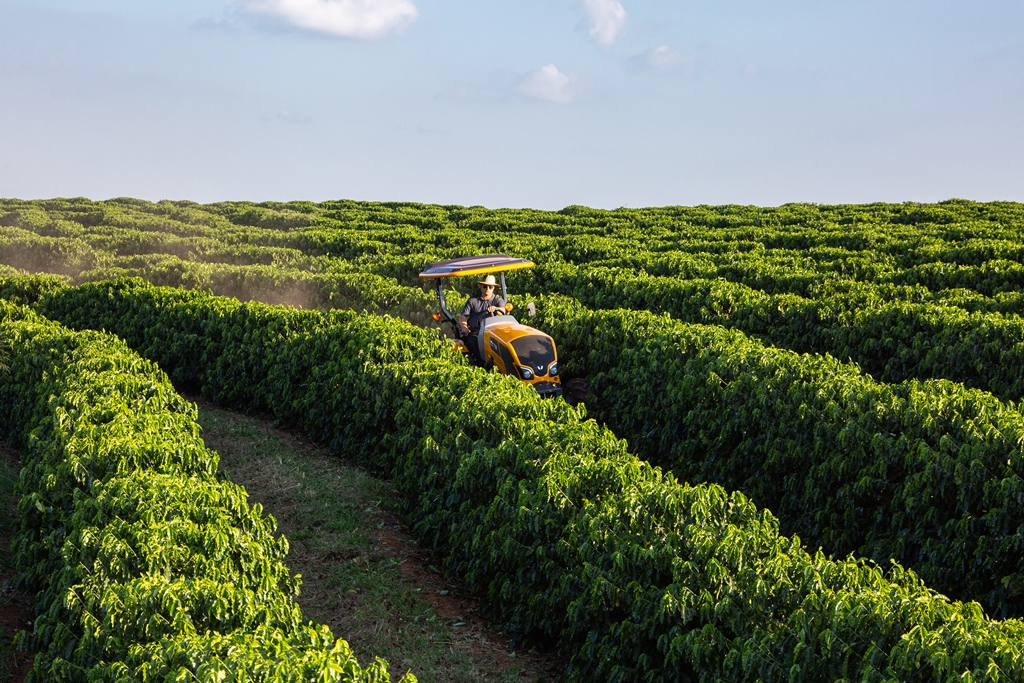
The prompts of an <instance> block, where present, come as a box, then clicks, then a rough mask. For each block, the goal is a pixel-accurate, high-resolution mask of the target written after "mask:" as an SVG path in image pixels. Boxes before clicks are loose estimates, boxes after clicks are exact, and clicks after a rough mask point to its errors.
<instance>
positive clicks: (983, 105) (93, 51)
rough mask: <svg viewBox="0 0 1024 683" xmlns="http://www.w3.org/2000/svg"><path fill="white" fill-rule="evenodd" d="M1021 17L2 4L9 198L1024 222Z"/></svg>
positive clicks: (433, 5)
mask: <svg viewBox="0 0 1024 683" xmlns="http://www.w3.org/2000/svg"><path fill="white" fill-rule="evenodd" d="M1022 122H1024V3H1022V2H1020V1H1019V0H1014V1H1013V2H1011V1H1008V0H971V1H962V2H951V1H944V0H930V1H929V2H924V1H921V0H906V1H903V2H901V1H899V0H889V1H888V2H877V1H875V0H859V1H858V2H847V1H834V2H823V1H822V0H816V1H810V0H807V1H803V0H780V1H779V2H764V1H763V0H761V1H754V0H717V1H715V2H698V1H695V0H694V1H691V0H565V1H563V0H543V1H542V0H515V1H512V2H509V1H506V2H498V1H496V0H475V1H474V2H460V3H456V2H450V1H444V0H227V1H225V0H173V1H172V0H131V1H129V0H97V1H86V0H74V1H72V0H63V1H60V0H33V1H32V2H26V1H23V0H22V1H15V0H0V196H4V197H22V198H42V197H54V196H86V197H91V198H95V199H103V198H108V197H116V196H132V197H140V198H144V199H152V200H158V199H164V198H167V199H192V200H195V201H200V202H209V201H220V200H229V199H249V200H256V201H262V200H288V199H311V200H324V199H336V198H349V199H363V200H389V201H422V202H434V203H451V204H464V205H473V204H482V205H485V206H490V207H498V206H513V207H536V208H548V209H552V208H560V207H562V206H565V205H568V204H586V205H590V206H596V207H604V208H614V207H618V206H650V205H667V204H686V205H692V204H723V203H737V204H762V205H777V204H781V203H785V202H795V201H809V202H820V203H837V202H869V201H895V202H899V201H937V200H942V199H947V198H950V197H963V198H967V199H977V200H994V199H1004V200H1016V201H1024V133H1022V130H1024V124H1022Z"/></svg>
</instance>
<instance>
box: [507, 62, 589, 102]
mask: <svg viewBox="0 0 1024 683" xmlns="http://www.w3.org/2000/svg"><path fill="white" fill-rule="evenodd" d="M515 90H516V92H517V93H519V94H520V95H524V96H526V97H530V98H532V99H535V100H543V101H545V102H555V103H557V104H569V103H570V102H572V101H573V100H575V99H576V97H578V96H579V94H580V92H581V91H582V90H583V84H582V83H581V82H580V79H579V78H578V77H577V76H575V75H573V74H564V73H562V72H561V71H559V70H558V67H557V66H555V65H554V64H548V65H547V66H542V67H541V68H539V69H534V70H533V71H531V72H530V73H528V74H526V75H525V76H523V77H522V78H520V79H519V82H518V83H517V84H516V88H515Z"/></svg>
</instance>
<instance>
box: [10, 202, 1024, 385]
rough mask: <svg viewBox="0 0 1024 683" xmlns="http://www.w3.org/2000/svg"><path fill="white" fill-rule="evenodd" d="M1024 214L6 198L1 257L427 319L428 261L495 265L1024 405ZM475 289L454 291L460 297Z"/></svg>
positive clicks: (521, 283) (597, 296)
mask: <svg viewBox="0 0 1024 683" xmlns="http://www.w3.org/2000/svg"><path fill="white" fill-rule="evenodd" d="M1022 244H1024V207H1022V206H1021V205H1020V204H1012V203H999V202H995V203H985V204H980V203H974V202H966V201H949V202H943V203H941V204H931V205H928V204H899V205H894V204H871V205H840V206H815V205H786V206H782V207H777V208H759V207H743V206H723V207H692V208H687V207H666V208H662V209H619V210H616V211H599V210H593V209H587V208H585V207H567V208H566V209H563V210H562V211H558V212H551V211H534V210H487V209H483V208H481V207H469V208H466V207H453V206H431V205H422V204H399V203H394V204H375V203H360V202H344V201H342V202H324V203H321V204H313V203H309V202H289V203H287V204H275V203H265V204H258V205H257V204H252V203H222V204H212V205H199V204H194V203H190V202H160V203H156V204H153V203H149V202H143V201H140V200H133V199H116V200H110V201H106V202H91V201H88V200H81V199H76V200H59V199H58V200H45V201H21V200H0V262H2V263H6V264H8V265H10V266H17V267H18V268H21V269H23V270H25V271H29V272H50V273H57V274H63V275H66V276H68V277H70V278H72V279H73V281H75V282H83V281H92V280H102V279H108V278H113V277H121V276H126V275H134V276H141V277H143V278H145V279H147V280H148V281H150V282H153V283H155V284H165V285H171V286H183V287H190V288H199V289H206V290H210V291H214V292H217V293H220V294H224V295H229V296H236V297H238V298H240V299H243V300H246V299H256V300H262V301H269V302H275V303H292V304H295V305H299V306H303V307H314V308H352V309H355V310H369V311H372V312H378V313H391V314H394V315H399V316H401V317H405V318H406V319H409V320H412V321H414V322H417V323H427V322H429V313H430V311H431V308H430V297H429V295H427V294H426V293H425V292H423V291H422V288H421V287H420V285H419V282H418V280H417V278H416V274H417V273H418V272H419V271H420V270H421V269H422V267H423V266H424V264H425V263H427V262H429V261H433V260H437V259H442V258H449V257H453V256H459V255H466V254H472V253H486V252H505V253H508V254H511V255H513V256H523V257H528V258H532V259H534V260H535V261H537V263H538V265H539V267H538V268H537V269H536V270H535V271H533V272H532V273H520V274H517V276H516V280H515V282H514V288H515V290H516V291H518V292H526V291H529V292H532V293H533V294H536V295H540V294H553V293H559V294H566V295H570V296H573V297H575V298H577V299H579V300H580V301H582V302H584V303H585V304H586V305H588V306H590V307H592V308H638V309H645V310H651V311H656V312H669V313H671V314H672V315H673V316H674V317H677V318H679V319H682V320H685V321H687V322H698V323H703V324H717V325H724V326H728V327H735V328H737V329H740V330H742V331H744V332H746V333H748V334H754V335H757V336H759V337H762V338H763V339H765V340H766V341H768V342H769V343H771V344H774V345H776V346H782V347H785V348H790V349H793V350H796V351H800V352H813V353H829V354H831V355H833V356H835V357H837V358H840V359H843V360H853V361H854V362H856V363H858V364H859V365H860V366H861V367H862V368H863V369H864V370H865V371H867V372H869V373H871V374H872V375H873V376H875V377H876V378H878V379H880V380H882V381H887V382H900V381H904V380H907V379H912V378H916V379H951V380H954V381H958V382H963V383H965V384H967V385H968V386H972V387H976V388H980V389H985V390H987V391H991V392H993V393H995V394H996V395H997V396H999V397H1000V398H1003V399H1004V400H1019V399H1020V398H1021V396H1024V375H1022V373H1024V370H1021V368H1024V364H1022V363H1021V362H1020V360H1021V358H1020V355H1021V351H1020V349H1021V348H1024V347H1022V345H1024V338H1022V337H1024V335H1022V332H1021V329H1020V322H1019V317H1018V316H1019V315H1020V314H1024V293H1022V285H1024V246H1022ZM466 293H468V292H465V291H464V292H463V294H466Z"/></svg>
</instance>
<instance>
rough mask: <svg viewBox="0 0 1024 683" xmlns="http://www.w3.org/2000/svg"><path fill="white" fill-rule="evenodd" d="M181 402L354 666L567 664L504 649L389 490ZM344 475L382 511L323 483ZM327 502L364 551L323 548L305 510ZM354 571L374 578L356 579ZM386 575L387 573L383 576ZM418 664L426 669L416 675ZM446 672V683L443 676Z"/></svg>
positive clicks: (316, 524)
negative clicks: (280, 539)
mask: <svg viewBox="0 0 1024 683" xmlns="http://www.w3.org/2000/svg"><path fill="white" fill-rule="evenodd" d="M188 398H189V400H192V401H194V402H196V403H197V405H198V406H199V408H200V422H201V423H202V424H203V437H204V440H205V441H206V443H207V445H208V446H209V447H210V448H212V449H214V450H216V451H217V452H218V453H219V454H220V455H221V470H222V471H224V472H226V473H227V475H228V476H229V478H230V479H231V480H232V481H234V482H235V483H237V484H240V485H242V486H243V487H245V488H246V490H247V491H248V493H249V502H250V504H255V503H261V504H262V505H263V507H264V510H265V513H268V514H271V515H273V516H274V518H275V519H276V520H277V522H278V531H279V532H280V533H282V534H284V535H285V536H286V537H287V538H288V539H289V543H290V545H291V550H290V552H289V555H288V557H287V558H286V560H285V561H286V563H287V564H288V566H289V568H290V570H291V572H292V573H293V574H296V573H297V574H301V575H302V589H301V594H300V595H299V597H298V603H299V604H300V606H301V607H302V610H303V615H304V616H305V617H306V618H310V619H313V620H315V621H317V622H319V623H323V624H326V625H328V626H330V627H331V630H332V631H333V632H334V634H335V636H336V637H340V638H344V639H345V640H346V641H348V643H349V645H350V646H352V648H353V650H354V651H355V653H356V655H357V657H358V658H359V661H360V663H361V664H365V663H367V662H368V661H371V660H372V658H373V657H374V656H380V657H382V658H383V659H385V660H387V661H388V663H389V668H390V671H391V675H392V680H397V679H398V678H399V677H400V676H401V675H402V674H403V673H405V671H407V670H411V671H412V672H413V673H414V674H416V675H417V676H418V677H420V680H421V681H424V680H439V681H447V680H452V681H455V680H490V681H509V682H511V681H530V682H531V683H533V682H535V681H556V680H559V679H560V678H561V677H562V672H563V671H564V670H565V663H566V660H565V658H564V657H562V656H561V655H559V654H558V653H555V652H538V651H536V650H527V649H523V648H512V647H510V642H509V638H508V637H507V636H505V635H503V634H502V633H501V632H500V628H499V627H498V626H496V625H494V624H492V623H490V622H489V621H488V620H487V619H486V617H485V616H484V614H485V609H484V607H485V603H484V602H483V601H482V600H481V599H480V598H479V597H477V596H475V595H472V594H470V593H469V592H468V591H467V590H466V589H465V587H463V586H462V585H460V584H459V583H457V582H453V581H449V580H446V579H445V578H444V577H443V576H441V574H440V573H439V572H438V570H437V568H436V567H435V562H436V560H435V559H434V558H432V557H431V555H430V553H429V552H428V551H427V550H425V549H423V548H420V547H419V546H418V545H417V543H416V539H415V537H414V536H413V535H412V534H411V533H410V530H409V529H408V528H407V527H406V526H405V525H404V524H403V520H402V519H401V517H400V515H399V514H398V512H397V510H395V509H393V507H394V503H395V501H396V500H399V499H398V496H397V494H396V493H395V492H394V491H393V489H391V487H390V486H389V484H388V483H387V482H382V481H381V480H380V479H375V478H373V477H371V476H370V475H367V474H366V473H365V471H363V470H361V469H360V468H358V467H356V466H354V465H352V464H350V463H346V462H344V461H343V460H341V459H340V458H338V457H337V456H334V455H332V454H330V453H329V452H328V451H326V450H325V449H323V448H320V447H318V446H316V445H314V444H313V443H311V442H310V440H309V439H308V438H306V437H305V436H304V435H302V434H300V433H299V432H297V431H294V430H289V429H283V428H281V427H278V426H276V425H274V424H273V422H272V420H270V419H268V418H266V417H262V418H254V417H250V416H246V415H242V414H240V413H235V412H231V411H225V410H223V409H221V408H218V407H217V406H215V405H213V404H211V403H209V402H207V401H205V400H204V399H202V398H199V397H196V396H189V397H188ZM214 415H215V416H216V418H217V420H219V421H221V423H222V424H221V425H220V426H216V425H215V424H214V423H213V421H212V420H213V418H212V416H214ZM250 434H251V435H252V437H251V438H250V437H249V436H248V435H250ZM253 439H255V441H254V440H253ZM261 444H262V445H261ZM278 448H280V449H286V450H287V451H291V452H294V453H297V454H300V455H301V459H302V462H303V463H304V465H303V466H307V465H308V467H310V468H312V470H313V471H314V472H315V473H317V474H316V475H315V476H316V479H317V481H316V482H310V481H308V480H305V479H303V477H306V475H307V473H308V470H307V471H304V472H297V471H295V470H292V471H289V468H288V466H287V462H284V461H283V458H282V457H281V456H280V455H277V456H275V455H274V453H278V452H280V451H278V450H275V449H278ZM285 457H287V456H285ZM352 471H358V472H359V473H360V475H359V476H361V477H363V478H366V479H374V481H373V482H372V484H371V486H373V487H378V489H379V490H383V493H382V494H379V495H380V496H381V498H390V500H391V505H388V504H381V500H380V499H378V500H376V501H369V502H367V499H366V494H365V493H364V494H360V493H359V492H354V491H353V490H352V489H351V485H349V484H341V483H338V484H337V487H338V488H337V489H336V490H335V489H332V488H331V487H332V486H333V485H334V484H332V482H342V481H344V480H345V478H346V477H348V476H350V473H351V472H352ZM312 476H313V475H310V477H311V478H312ZM316 487H319V488H316ZM324 487H326V488H324ZM325 495H326V496H334V497H336V498H337V499H339V500H346V501H347V500H348V499H349V498H352V503H353V505H349V504H348V503H347V502H346V503H345V504H346V505H349V507H355V508H357V511H358V513H359V515H360V519H358V520H357V521H356V522H354V524H356V525H357V526H358V529H357V532H358V533H365V534H367V535H368V536H369V543H368V544H367V545H364V546H361V547H360V546H359V544H358V543H355V544H354V545H347V546H337V547H331V546H325V545H324V544H323V543H324V541H323V538H322V537H321V536H322V532H321V531H319V530H322V529H324V528H325V527H326V526H330V524H329V523H328V524H327V525H324V524H323V520H322V519H314V518H311V515H310V514H309V513H308V512H306V511H307V510H309V509H315V504H316V499H317V497H322V496H325ZM360 496H362V497H361V498H360ZM330 502H331V503H334V502H336V501H330ZM311 505H312V506H314V507H312V508H311V507H310V506H311ZM364 506H365V507H364ZM346 533H347V532H346ZM353 533H356V532H353ZM395 568H397V572H395ZM355 569H358V570H360V571H363V570H365V572H367V573H368V574H375V575H376V576H377V578H370V579H364V578H360V577H353V576H352V572H353V571H354V570H355ZM389 570H390V571H392V572H394V574H393V575H385V574H384V572H387V571H389ZM339 576H340V577H341V578H339ZM346 581H347V582H348V583H345V582H346ZM367 581H371V582H372V581H380V582H383V588H381V589H379V590H377V589H374V588H373V587H372V585H371V586H367V585H366V582H367ZM389 582H390V583H389ZM347 585H351V586H353V587H352V588H346V586H347ZM375 590H377V592H375ZM418 599H421V600H422V601H423V602H424V604H425V605H426V606H427V607H426V611H424V609H422V608H421V607H420V606H419V605H418V603H417V602H416V601H417V600H418ZM369 600H373V601H377V602H379V603H381V604H375V605H373V606H372V609H371V606H368V605H367V604H366V602H367V601H369ZM371 612H372V614H371ZM428 612H429V614H428ZM432 629H433V630H432ZM416 639H418V640H421V641H422V642H423V643H424V647H425V648H426V649H427V650H429V651H428V652H425V653H420V654H417V653H411V654H406V653H405V652H404V651H403V650H402V648H403V647H407V646H408V642H409V641H412V640H416ZM396 655H397V657H396ZM421 658H422V659H421ZM448 660H451V661H450V662H449V661H448ZM467 660H468V663H467ZM417 665H419V666H420V667H421V668H423V669H427V670H426V671H422V670H417ZM448 666H450V667H451V669H450V671H449V673H450V677H449V675H448V674H446V673H445V672H446V667H448ZM459 667H462V668H461V669H460V668H459Z"/></svg>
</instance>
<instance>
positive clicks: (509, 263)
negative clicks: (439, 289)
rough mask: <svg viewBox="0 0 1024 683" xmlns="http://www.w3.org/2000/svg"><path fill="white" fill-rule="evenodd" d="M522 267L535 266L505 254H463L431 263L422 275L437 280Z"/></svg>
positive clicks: (426, 278)
mask: <svg viewBox="0 0 1024 683" xmlns="http://www.w3.org/2000/svg"><path fill="white" fill-rule="evenodd" d="M521 268H533V261H530V260H528V259H524V258H514V257H512V256H505V255H504V254H489V255H487V256H463V257H461V258H453V259H451V260H449V261H438V262H437V263H431V264H430V265H429V266H427V267H426V268H425V269H424V270H423V272H422V273H420V277H421V278H423V279H424V280H435V279H437V278H442V277H462V276H463V275H483V274H484V273H498V272H501V271H505V270H519V269H521Z"/></svg>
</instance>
